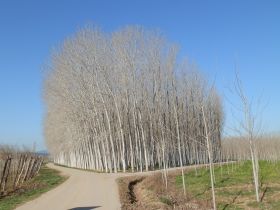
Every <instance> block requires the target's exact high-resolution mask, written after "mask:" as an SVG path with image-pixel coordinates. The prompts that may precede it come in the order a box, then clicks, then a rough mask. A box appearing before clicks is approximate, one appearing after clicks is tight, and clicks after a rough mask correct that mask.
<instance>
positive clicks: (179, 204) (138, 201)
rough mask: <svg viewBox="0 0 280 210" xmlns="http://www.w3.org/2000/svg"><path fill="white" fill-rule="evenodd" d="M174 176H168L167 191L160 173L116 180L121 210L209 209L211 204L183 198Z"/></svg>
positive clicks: (170, 174)
mask: <svg viewBox="0 0 280 210" xmlns="http://www.w3.org/2000/svg"><path fill="white" fill-rule="evenodd" d="M175 174H176V173H172V172H171V173H169V174H168V186H167V189H166V188H165V184H164V180H163V179H162V174H161V173H156V174H154V175H152V176H131V177H126V178H120V179H118V183H119V194H120V200H121V204H122V209H124V210H130V209H133V210H140V209H141V210H142V209H146V210H154V209H163V210H169V209H186V210H198V209H199V210H206V209H211V208H210V206H211V203H210V202H208V201H204V202H202V201H197V200H194V199H191V196H190V195H186V196H184V193H183V190H182V189H178V187H177V186H176V184H175ZM132 186H133V187H132Z"/></svg>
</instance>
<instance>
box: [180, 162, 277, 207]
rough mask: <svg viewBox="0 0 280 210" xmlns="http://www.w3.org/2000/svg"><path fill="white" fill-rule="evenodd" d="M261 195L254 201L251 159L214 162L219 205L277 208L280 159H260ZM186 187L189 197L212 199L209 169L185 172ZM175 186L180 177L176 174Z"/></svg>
mask: <svg viewBox="0 0 280 210" xmlns="http://www.w3.org/2000/svg"><path fill="white" fill-rule="evenodd" d="M259 163H260V175H259V179H260V198H261V202H260V203H257V202H255V200H256V198H255V191H254V186H253V176H252V165H251V162H250V161H246V162H241V163H230V164H228V165H221V166H215V191H216V201H217V206H218V209H221V210H227V209H228V210H229V209H280V162H276V163H271V162H267V161H260V162H259ZM185 180H186V188H187V191H188V192H189V194H191V196H192V199H195V200H204V201H205V200H208V201H209V202H210V203H211V185H210V174H209V169H207V168H201V169H198V170H197V171H196V172H195V171H190V172H189V173H186V174H185ZM176 184H177V186H178V189H180V188H182V177H181V176H177V177H176Z"/></svg>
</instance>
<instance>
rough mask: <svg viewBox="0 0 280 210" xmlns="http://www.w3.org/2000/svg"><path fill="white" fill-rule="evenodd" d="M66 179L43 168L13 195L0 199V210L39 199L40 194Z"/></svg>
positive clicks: (45, 167)
mask: <svg viewBox="0 0 280 210" xmlns="http://www.w3.org/2000/svg"><path fill="white" fill-rule="evenodd" d="M66 179H67V177H65V176H62V175H60V172H59V171H57V170H54V169H50V168H48V167H47V166H45V165H44V166H43V167H42V168H41V170H40V172H39V174H38V175H37V176H36V177H35V178H34V179H32V180H30V181H28V182H27V183H25V184H24V185H23V186H22V188H21V189H19V190H17V191H16V192H15V193H13V194H11V195H9V196H7V197H4V198H1V199H0V210H11V209H15V208H16V207H17V206H19V205H21V204H23V203H25V202H27V201H30V200H33V199H35V198H37V197H39V196H40V195H41V194H43V193H45V192H47V191H49V190H51V189H52V188H54V187H56V186H58V185H59V184H61V183H63V182H64V181H65V180H66Z"/></svg>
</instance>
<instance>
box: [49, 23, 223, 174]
mask: <svg viewBox="0 0 280 210" xmlns="http://www.w3.org/2000/svg"><path fill="white" fill-rule="evenodd" d="M178 57H179V56H178V50H177V47H176V46H175V45H174V44H170V43H168V42H167V41H166V40H165V39H164V38H163V36H162V35H160V33H158V32H155V31H147V30H145V29H143V28H141V27H126V28H124V29H121V30H118V31H116V32H113V33H110V34H108V33H104V32H102V31H101V30H99V29H98V28H90V27H89V28H85V29H83V30H80V31H79V32H78V33H77V34H75V35H74V36H73V37H71V38H69V39H67V40H65V42H64V43H63V45H62V46H61V48H60V49H59V50H57V51H56V52H54V53H53V54H52V57H51V62H50V64H49V65H48V66H47V71H46V76H45V84H44V101H45V105H46V113H45V120H44V127H45V129H44V134H45V140H46V144H47V147H48V149H49V151H50V153H51V155H52V157H53V158H54V162H55V163H58V164H62V165H66V166H71V167H78V168H83V169H93V170H99V171H105V172H117V171H121V170H122V171H126V170H131V171H132V172H133V171H143V170H146V171H147V170H153V169H155V168H162V169H166V168H169V167H175V166H183V165H188V164H200V163H208V162H209V157H211V161H214V162H215V161H217V160H218V159H219V158H220V156H221V155H220V151H221V129H222V124H223V112H222V106H221V101H220V97H219V95H218V93H217V91H216V90H215V88H214V87H212V86H211V87H210V85H209V84H208V82H207V81H206V80H205V79H204V77H203V76H202V75H201V74H200V73H199V71H198V70H197V68H196V67H195V65H193V64H190V63H189V62H187V61H185V60H183V61H180V60H179V59H178ZM205 133H207V135H205ZM205 137H207V138H205ZM207 141H208V142H207ZM210 152H211V154H210Z"/></svg>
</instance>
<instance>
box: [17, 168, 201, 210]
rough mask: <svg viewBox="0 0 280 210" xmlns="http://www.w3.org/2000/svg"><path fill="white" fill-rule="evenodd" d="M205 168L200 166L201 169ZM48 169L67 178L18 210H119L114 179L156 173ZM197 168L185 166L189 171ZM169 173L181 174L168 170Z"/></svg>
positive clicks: (171, 169)
mask: <svg viewBox="0 0 280 210" xmlns="http://www.w3.org/2000/svg"><path fill="white" fill-rule="evenodd" d="M202 166H204V165H199V166H198V167H202ZM48 167H50V168H53V169H56V170H59V171H61V172H62V174H63V175H66V176H69V178H68V179H67V180H66V181H65V182H64V183H62V184H61V185H60V186H58V187H57V188H55V189H53V190H51V191H49V192H46V193H45V194H43V195H41V196H40V197H39V198H37V199H35V200H32V201H29V202H27V203H25V204H23V205H22V206H19V207H18V208H17V210H91V209H97V210H101V209H103V210H119V209H121V204H120V201H119V193H118V185H117V183H116V179H117V178H118V177H124V176H135V175H151V174H154V173H157V172H159V170H156V171H149V172H142V173H141V172H136V173H118V174H113V173H112V174H108V173H93V172H89V171H83V170H78V169H72V168H65V167H60V166H55V165H54V164H48ZM193 167H196V166H185V167H184V169H190V168H193ZM167 170H168V171H175V170H180V168H169V169H167Z"/></svg>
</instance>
